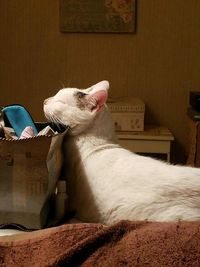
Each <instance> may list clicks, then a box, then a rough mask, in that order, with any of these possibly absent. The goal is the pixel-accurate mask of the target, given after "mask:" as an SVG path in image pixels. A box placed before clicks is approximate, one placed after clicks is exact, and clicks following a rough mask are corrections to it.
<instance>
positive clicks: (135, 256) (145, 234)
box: [0, 221, 200, 267]
mask: <svg viewBox="0 0 200 267" xmlns="http://www.w3.org/2000/svg"><path fill="white" fill-rule="evenodd" d="M199 230H200V222H178V223H151V222H128V221H121V222H119V223H117V224H115V225H113V226H111V227H106V226H103V225H100V224H66V225H62V226H59V227H54V228H49V229H45V230H39V231H35V232H31V233H26V234H20V235H16V236H15V237H14V236H11V237H1V238H0V266H6V267H9V266H14V267H18V266H20V267H22V266H26V267H27V266H31V267H34V266H37V267H39V266H67V267H69V266H95V267H98V266H99V267H107V266H109V267H115V266H131V267H134V266H137V267H139V266H152V267H156V266H159V267H162V266H163V267H167V266H170V267H172V266H175V267H184V266H188V267H192V266H194V267H197V266H200V231H199Z"/></svg>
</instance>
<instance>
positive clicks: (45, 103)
mask: <svg viewBox="0 0 200 267" xmlns="http://www.w3.org/2000/svg"><path fill="white" fill-rule="evenodd" d="M51 98H52V97H49V98H47V99H45V100H44V102H43V104H44V105H47V104H48V102H49V100H50V99H51Z"/></svg>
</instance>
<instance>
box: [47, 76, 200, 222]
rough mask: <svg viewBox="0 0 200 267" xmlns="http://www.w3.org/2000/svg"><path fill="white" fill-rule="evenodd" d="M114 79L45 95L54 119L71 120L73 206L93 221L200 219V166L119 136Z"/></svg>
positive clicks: (68, 163) (68, 161)
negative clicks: (178, 162)
mask: <svg viewBox="0 0 200 267" xmlns="http://www.w3.org/2000/svg"><path fill="white" fill-rule="evenodd" d="M108 88H109V83H108V82H107V81H102V82H100V83H97V84H96V85H94V86H92V87H90V88H88V89H85V90H80V89H77V88H66V89H62V90H60V91H59V92H58V93H57V94H56V95H55V96H53V97H51V98H48V99H47V100H45V101H44V112H45V115H46V117H47V118H48V119H49V120H50V121H54V122H59V123H62V124H65V125H69V127H70V131H69V135H68V136H66V140H65V159H66V165H65V169H66V173H67V182H68V187H69V188H68V189H69V196H70V207H71V209H75V210H76V217H77V218H78V219H80V220H82V221H87V222H101V223H105V224H108V225H109V224H112V223H114V222H116V221H119V220H122V219H128V220H145V219H148V220H150V221H175V220H179V219H181V220H199V219H200V169H197V168H192V167H185V166H175V165H170V164H168V163H165V162H162V161H159V160H156V159H153V158H150V157H144V156H140V155H137V154H135V153H132V152H130V151H128V150H126V149H124V148H122V147H120V146H119V145H118V144H117V142H116V137H115V132H114V127H113V122H112V120H111V118H110V114H109V111H108V108H107V107H106V105H105V102H106V99H107V90H108Z"/></svg>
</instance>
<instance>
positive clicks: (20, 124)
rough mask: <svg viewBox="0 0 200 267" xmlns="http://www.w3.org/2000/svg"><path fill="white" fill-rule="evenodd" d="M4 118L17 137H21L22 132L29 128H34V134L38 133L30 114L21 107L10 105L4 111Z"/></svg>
mask: <svg viewBox="0 0 200 267" xmlns="http://www.w3.org/2000/svg"><path fill="white" fill-rule="evenodd" d="M2 111H3V113H4V116H5V117H6V119H7V121H8V122H9V124H10V125H11V127H12V128H13V130H14V131H15V133H16V135H17V137H20V136H21V133H22V131H23V130H24V129H25V128H26V127H27V126H31V127H32V128H33V131H34V134H35V135H37V134H38V131H37V129H36V127H35V124H34V122H33V119H32V118H31V115H30V114H29V112H28V111H27V110H26V109H25V108H24V107H23V106H21V105H10V106H6V107H4V108H3V109H2Z"/></svg>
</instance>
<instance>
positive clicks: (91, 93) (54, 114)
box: [44, 81, 109, 135]
mask: <svg viewBox="0 0 200 267" xmlns="http://www.w3.org/2000/svg"><path fill="white" fill-rule="evenodd" d="M108 89H109V82H108V81H101V82H99V83H97V84H95V85H93V86H91V87H89V88H87V89H78V88H64V89H61V90H60V91H58V93H57V94H55V95H54V96H52V97H50V98H47V99H46V100H45V101H44V113H45V116H46V117H47V119H48V120H49V121H51V122H54V123H60V124H62V125H65V126H68V127H69V128H70V130H71V133H72V134H73V135H77V134H79V133H81V132H83V131H84V130H85V129H87V127H88V126H89V125H90V124H91V123H92V121H93V120H94V118H95V117H96V115H97V114H99V112H101V110H102V109H103V107H104V104H105V102H106V100H107V97H108V92H107V91H108Z"/></svg>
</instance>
